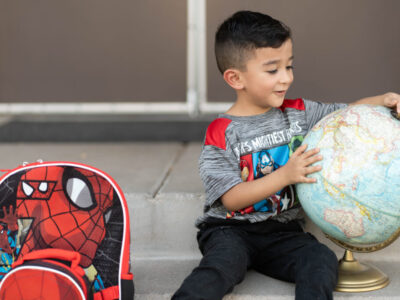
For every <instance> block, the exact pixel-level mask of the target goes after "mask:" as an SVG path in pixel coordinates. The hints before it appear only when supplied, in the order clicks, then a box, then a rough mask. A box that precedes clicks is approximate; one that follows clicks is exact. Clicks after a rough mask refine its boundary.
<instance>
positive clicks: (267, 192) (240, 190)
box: [221, 145, 322, 211]
mask: <svg viewBox="0 0 400 300" xmlns="http://www.w3.org/2000/svg"><path fill="white" fill-rule="evenodd" d="M306 149H307V145H302V146H300V147H299V148H298V149H297V150H296V151H295V152H294V153H293V155H292V156H291V157H290V159H289V161H288V162H287V163H286V164H285V165H284V166H282V167H281V168H279V169H277V170H276V171H274V172H272V173H271V174H268V175H266V176H264V177H261V178H258V179H255V180H253V181H248V182H242V183H239V184H237V185H235V186H234V187H232V188H231V189H230V190H228V191H227V192H226V193H225V194H223V195H222V197H221V201H222V204H223V205H224V206H225V208H226V209H227V210H229V211H237V210H240V209H243V208H246V207H249V206H250V205H253V204H255V203H257V202H259V201H261V200H262V199H265V198H266V197H268V196H271V195H274V194H275V193H276V192H278V191H280V190H281V189H283V188H284V187H285V186H288V185H290V184H295V183H299V182H305V183H313V182H315V181H316V179H315V178H308V177H307V175H308V174H311V173H314V172H318V171H320V170H321V166H319V165H318V166H311V165H312V164H313V163H315V162H317V161H320V160H321V159H322V156H321V155H318V152H319V149H311V150H309V151H306Z"/></svg>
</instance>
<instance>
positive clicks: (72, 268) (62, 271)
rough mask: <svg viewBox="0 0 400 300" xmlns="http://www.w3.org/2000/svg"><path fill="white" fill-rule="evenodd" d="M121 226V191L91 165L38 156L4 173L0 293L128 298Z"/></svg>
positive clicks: (27, 299) (124, 225)
mask: <svg viewBox="0 0 400 300" xmlns="http://www.w3.org/2000/svg"><path fill="white" fill-rule="evenodd" d="M129 229H130V227H129V213H128V206H127V203H126V200H125V197H124V194H123V193H122V191H121V189H120V187H119V186H118V184H117V183H116V182H115V181H114V180H113V179H112V178H111V177H110V176H109V175H107V174H106V173H104V172H102V171H101V170H99V169H96V168H94V167H91V166H88V165H84V164H78V163H71V162H45V163H34V164H28V165H25V166H22V167H18V168H16V169H14V170H10V171H8V172H7V173H6V174H5V175H3V176H2V177H1V178H0V257H1V259H0V299H15V300H17V299H20V300H31V299H55V300H57V299H60V300H61V299H67V298H65V297H66V295H67V294H66V293H70V295H71V296H68V299H94V300H111V299H121V300H122V299H123V300H127V299H129V300H131V299H133V296H134V285H133V275H132V274H131V273H130V230H129ZM28 282H30V283H29V284H28ZM6 297H8V298H6ZM40 297H42V298H40Z"/></svg>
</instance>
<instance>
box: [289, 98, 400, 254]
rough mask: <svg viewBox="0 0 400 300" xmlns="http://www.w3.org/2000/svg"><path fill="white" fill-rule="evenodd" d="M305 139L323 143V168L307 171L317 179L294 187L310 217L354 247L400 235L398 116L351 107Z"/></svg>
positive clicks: (312, 144)
mask: <svg viewBox="0 0 400 300" xmlns="http://www.w3.org/2000/svg"><path fill="white" fill-rule="evenodd" d="M303 143H305V144H308V149H311V148H316V147H317V148H320V153H321V154H322V156H323V160H322V161H320V162H318V163H316V164H321V165H322V170H321V171H319V172H317V173H313V174H310V175H308V176H309V177H314V178H316V179H317V182H316V183H311V184H310V183H300V184H297V186H296V188H297V193H298V197H299V200H300V202H301V204H302V207H303V208H304V211H305V212H306V214H307V215H308V216H309V218H310V219H311V220H312V221H313V222H314V223H315V224H316V225H317V226H318V227H319V228H320V229H321V230H322V231H323V232H324V233H325V234H327V235H328V236H329V237H332V238H334V239H336V240H338V241H340V242H342V243H343V245H352V246H354V247H355V248H356V249H357V247H358V246H361V247H363V246H365V247H367V246H370V247H371V246H372V247H373V246H374V245H378V244H381V243H384V242H387V241H390V240H394V239H395V238H397V235H398V234H399V228H400V121H399V120H398V119H396V118H395V117H394V116H393V115H392V113H391V110H390V109H388V108H386V107H382V106H372V105H351V106H348V107H347V108H344V109H341V110H338V111H335V112H333V113H331V114H329V115H328V116H326V117H325V118H323V119H322V120H320V121H319V122H318V123H317V124H316V125H315V126H314V127H313V128H312V130H311V131H310V132H309V133H308V134H307V136H306V137H305V138H304V141H303ZM356 249H355V251H357V250H356ZM352 250H353V249H352ZM375 250H376V249H375ZM372 251H374V250H372Z"/></svg>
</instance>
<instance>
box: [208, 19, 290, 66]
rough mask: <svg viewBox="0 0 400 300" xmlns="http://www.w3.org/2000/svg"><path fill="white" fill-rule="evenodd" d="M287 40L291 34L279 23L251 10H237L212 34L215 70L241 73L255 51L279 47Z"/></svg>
mask: <svg viewBox="0 0 400 300" xmlns="http://www.w3.org/2000/svg"><path fill="white" fill-rule="evenodd" d="M289 38H291V32H290V29H289V27H287V26H286V25H285V24H283V23H282V22H280V21H278V20H275V19H274V18H272V17H270V16H268V15H265V14H262V13H258V12H252V11H238V12H236V13H235V14H233V15H232V16H231V17H230V18H228V19H227V20H225V21H224V22H223V23H222V24H221V25H220V26H219V28H218V30H217V32H216V34H215V57H216V59H217V65H218V69H219V70H220V72H221V73H224V72H225V71H226V70H227V69H229V68H236V69H239V70H244V69H245V65H246V61H247V59H249V56H250V55H251V54H252V53H251V51H252V50H254V49H257V48H263V47H272V48H279V47H280V46H281V45H282V44H283V43H284V42H285V41H286V40H288V39H289Z"/></svg>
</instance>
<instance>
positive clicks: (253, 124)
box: [173, 11, 400, 300]
mask: <svg viewBox="0 0 400 300" xmlns="http://www.w3.org/2000/svg"><path fill="white" fill-rule="evenodd" d="M215 54H216V58H217V64H218V68H219V70H220V71H221V73H222V74H223V77H224V80H225V81H226V82H227V83H228V84H229V85H230V86H231V87H232V88H233V89H234V90H235V91H236V94H237V98H236V102H235V103H234V105H233V106H232V107H231V108H230V109H229V110H228V111H227V112H226V113H225V114H222V115H220V116H219V118H217V119H216V120H214V121H213V122H212V123H211V124H210V125H209V127H208V129H207V133H206V138H205V143H204V146H203V151H202V153H201V156H200V160H199V165H200V175H201V178H202V180H203V183H204V186H205V189H206V203H205V208H204V215H203V216H202V217H200V218H199V219H198V220H197V221H196V225H197V227H198V228H199V229H200V230H199V232H198V236H197V238H198V242H199V247H200V250H201V252H202V254H203V259H202V260H201V262H200V265H199V266H198V267H197V268H195V269H194V270H193V272H192V273H191V274H190V275H189V276H188V277H187V278H186V279H185V281H184V282H183V284H182V286H181V287H180V288H179V290H178V291H177V292H176V293H175V295H174V296H173V299H190V300H195V299H207V300H210V299H221V298H222V297H223V296H224V295H225V294H227V293H229V292H231V291H232V289H233V287H234V286H235V285H237V284H238V283H240V282H241V281H242V280H243V278H244V276H245V274H246V271H247V270H248V269H250V268H251V269H254V270H256V271H258V272H260V273H262V274H265V275H268V276H271V277H274V278H278V279H281V280H285V281H290V282H295V283H296V299H305V300H311V299H332V294H333V290H334V288H335V285H336V282H337V258H336V256H335V254H334V253H333V252H332V251H331V250H330V249H329V248H328V247H326V246H325V245H323V244H321V243H319V242H318V241H317V240H316V239H315V238H314V237H313V236H312V235H311V234H309V233H305V232H303V230H302V228H301V226H300V225H299V221H300V220H301V218H302V215H301V213H300V207H299V203H297V202H296V200H295V190H294V186H293V185H294V184H296V183H299V182H305V183H310V184H312V183H313V182H315V180H314V179H312V178H308V177H307V175H308V174H311V173H314V172H318V171H319V170H320V169H321V168H320V166H312V164H313V163H315V162H317V161H319V160H321V159H322V157H321V156H320V155H319V154H318V149H307V145H301V146H300V147H298V145H300V143H301V141H302V137H303V136H304V135H305V134H306V133H307V132H308V131H309V130H310V129H311V128H312V127H313V126H314V125H315V124H316V123H317V122H318V121H319V120H320V119H321V118H322V117H324V116H325V115H327V114H329V113H331V112H333V111H334V110H337V109H339V108H342V107H344V106H345V104H324V103H319V102H312V101H309V100H304V99H295V100H285V94H286V92H287V90H288V89H289V87H290V85H291V84H292V82H293V52H292V40H291V35H290V30H289V28H287V27H286V26H285V25H284V24H282V23H281V22H279V21H277V20H275V19H273V18H271V17H269V16H267V15H264V14H261V13H256V12H250V11H240V12H237V13H235V14H234V15H233V16H232V17H230V18H229V19H227V20H226V21H225V22H224V23H223V24H222V25H221V26H220V27H219V29H218V31H217V33H216V38H215ZM355 103H369V104H376V105H385V106H388V107H396V110H397V111H400V95H398V94H395V93H388V94H385V95H381V96H376V97H370V98H365V99H361V100H359V101H357V102H355ZM296 148H297V149H296ZM289 155H290V158H289ZM266 293H268V291H266Z"/></svg>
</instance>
